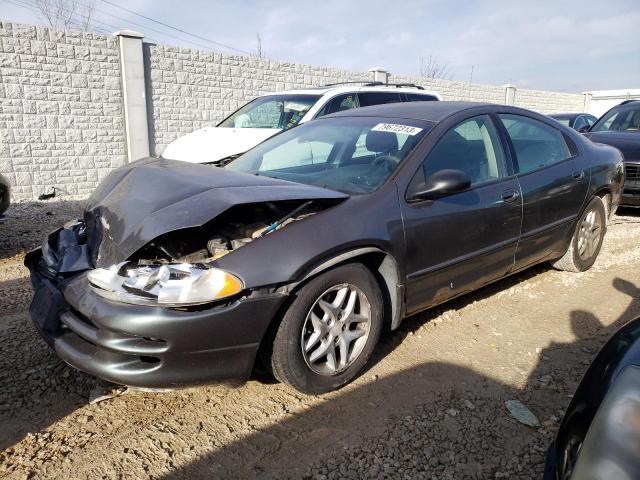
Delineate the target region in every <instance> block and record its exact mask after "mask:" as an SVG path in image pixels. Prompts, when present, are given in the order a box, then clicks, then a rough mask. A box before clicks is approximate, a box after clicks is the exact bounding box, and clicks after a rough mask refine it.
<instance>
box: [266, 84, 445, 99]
mask: <svg viewBox="0 0 640 480" xmlns="http://www.w3.org/2000/svg"><path fill="white" fill-rule="evenodd" d="M380 91H392V92H400V93H421V94H423V95H433V96H435V97H437V98H438V99H441V97H440V94H439V93H438V92H434V91H431V90H423V89H420V88H417V87H410V86H406V87H405V86H395V85H389V86H387V85H369V86H367V85H359V84H351V85H335V86H326V87H316V88H304V89H298V90H284V91H281V92H270V93H267V94H265V95H260V96H262V97H264V96H267V95H325V94H328V93H331V94H332V95H337V94H340V93H348V92H380Z"/></svg>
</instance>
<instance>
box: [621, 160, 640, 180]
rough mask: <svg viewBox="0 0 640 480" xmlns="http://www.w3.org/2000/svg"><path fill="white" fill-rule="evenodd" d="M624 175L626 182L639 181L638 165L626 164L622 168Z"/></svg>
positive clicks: (639, 171)
mask: <svg viewBox="0 0 640 480" xmlns="http://www.w3.org/2000/svg"><path fill="white" fill-rule="evenodd" d="M624 175H625V179H626V180H631V181H638V180H640V165H634V164H632V163H626V164H625V166H624Z"/></svg>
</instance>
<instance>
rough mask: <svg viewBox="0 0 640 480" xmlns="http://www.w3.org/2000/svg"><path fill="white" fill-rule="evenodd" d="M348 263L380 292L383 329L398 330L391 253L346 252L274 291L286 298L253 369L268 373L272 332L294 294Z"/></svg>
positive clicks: (399, 302) (399, 293) (399, 289)
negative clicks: (364, 271) (359, 268)
mask: <svg viewBox="0 0 640 480" xmlns="http://www.w3.org/2000/svg"><path fill="white" fill-rule="evenodd" d="M348 263H361V264H363V265H364V266H365V267H366V268H367V269H369V271H371V273H372V274H373V275H374V277H375V279H376V282H377V284H378V286H379V287H380V291H381V293H382V299H383V303H384V326H383V328H386V329H389V330H395V329H396V328H398V326H399V325H400V323H401V321H402V319H403V316H404V284H403V283H401V282H400V278H401V277H400V270H399V265H398V262H397V261H396V259H395V258H394V257H393V256H392V255H391V254H389V253H388V252H385V251H384V250H382V249H381V248H379V247H373V246H367V247H359V248H355V249H351V250H347V251H345V252H342V253H340V254H338V255H334V256H332V257H330V258H327V259H325V260H323V261H321V262H319V263H317V264H316V265H315V266H314V267H312V268H311V269H310V270H308V272H307V273H306V274H305V275H304V276H303V277H302V278H301V279H300V280H298V281H295V282H292V283H288V284H287V285H285V286H282V287H280V288H279V289H278V290H279V291H281V292H282V293H287V294H288V295H289V298H288V299H287V301H285V302H284V303H283V304H282V305H281V307H280V308H279V310H278V312H277V313H276V315H274V317H273V319H272V320H271V322H270V324H269V326H268V327H267V331H266V332H265V334H264V336H263V338H262V341H261V342H260V347H259V350H258V354H257V358H256V362H255V363H256V365H254V368H255V367H256V366H257V367H258V368H259V369H260V370H262V371H264V370H267V371H269V370H270V367H269V362H268V361H267V359H268V358H270V356H271V351H272V343H273V339H274V337H275V332H276V331H277V329H278V326H279V324H280V322H281V320H282V317H283V316H284V314H285V312H286V311H287V309H288V308H289V306H290V305H291V303H292V302H293V300H294V299H295V298H296V292H297V291H298V290H300V289H301V288H302V287H303V286H304V285H305V284H307V283H308V282H309V281H310V280H311V279H313V278H315V277H317V276H318V275H320V274H322V273H323V272H326V271H328V270H330V269H332V268H335V267H338V266H340V265H344V264H348Z"/></svg>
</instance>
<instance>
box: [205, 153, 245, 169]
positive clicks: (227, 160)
mask: <svg viewBox="0 0 640 480" xmlns="http://www.w3.org/2000/svg"><path fill="white" fill-rule="evenodd" d="M240 155H242V153H236V154H235V155H229V156H228V157H224V158H221V159H220V160H216V161H214V162H204V164H205V165H213V166H214V167H224V166H225V165H229V164H230V163H231V162H233V161H234V160H235V159H236V158H238V157H239V156H240Z"/></svg>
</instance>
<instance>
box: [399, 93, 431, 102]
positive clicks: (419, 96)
mask: <svg viewBox="0 0 640 480" xmlns="http://www.w3.org/2000/svg"><path fill="white" fill-rule="evenodd" d="M405 95H406V96H407V102H432V101H437V100H438V99H437V98H436V97H434V96H433V95H427V94H424V93H405Z"/></svg>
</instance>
